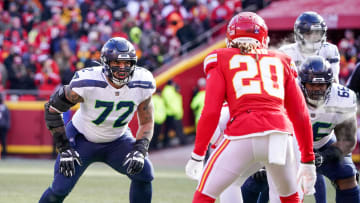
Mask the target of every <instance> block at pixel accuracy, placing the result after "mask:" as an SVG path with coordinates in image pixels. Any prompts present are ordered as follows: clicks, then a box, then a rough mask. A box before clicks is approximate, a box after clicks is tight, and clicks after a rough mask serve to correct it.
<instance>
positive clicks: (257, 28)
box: [226, 12, 269, 48]
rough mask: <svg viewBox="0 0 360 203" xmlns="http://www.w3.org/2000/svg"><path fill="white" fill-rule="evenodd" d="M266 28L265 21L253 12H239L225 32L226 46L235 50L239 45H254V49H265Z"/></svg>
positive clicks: (266, 41) (266, 42)
mask: <svg viewBox="0 0 360 203" xmlns="http://www.w3.org/2000/svg"><path fill="white" fill-rule="evenodd" d="M268 42H269V38H268V28H267V26H266V24H265V21H264V20H263V19H262V18H261V17H260V16H258V15H257V14H256V13H253V12H241V13H239V14H237V15H235V16H234V17H233V18H232V19H231V20H230V22H229V24H228V26H227V30H226V46H227V47H228V48H230V47H235V48H237V47H238V45H239V44H240V43H249V44H254V45H255V47H256V48H267V46H268Z"/></svg>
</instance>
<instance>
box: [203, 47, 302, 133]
mask: <svg viewBox="0 0 360 203" xmlns="http://www.w3.org/2000/svg"><path fill="white" fill-rule="evenodd" d="M239 52H240V51H239V49H236V48H225V49H220V50H215V51H214V52H213V53H211V54H209V55H208V57H207V58H206V59H205V60H204V69H205V73H207V72H209V70H210V69H212V68H217V69H218V70H219V71H220V72H221V74H222V75H223V77H224V79H225V86H226V92H225V99H226V101H227V102H228V104H229V110H230V116H231V117H230V119H233V121H232V122H229V123H228V125H227V128H226V130H225V134H226V135H235V136H236V135H245V134H253V133H256V132H264V131H269V130H276V131H280V132H288V133H291V132H292V127H291V126H292V124H291V122H290V121H289V120H288V118H287V117H286V116H284V115H285V109H284V100H285V89H284V86H285V85H286V83H287V82H288V79H289V78H292V79H294V76H295V75H296V73H295V71H294V69H292V68H290V66H291V59H290V58H289V57H288V56H286V55H285V54H282V53H280V52H273V51H268V50H258V52H259V53H258V54H257V55H258V56H256V54H255V53H251V54H248V55H241V54H240V53H239ZM261 52H264V53H261ZM256 57H258V60H256ZM210 77H211V75H210ZM295 84H296V83H295ZM250 112H255V114H259V112H264V113H263V114H262V115H261V116H260V117H257V115H256V116H255V115H254V114H253V113H250ZM269 112H271V113H269ZM252 116H255V117H253V118H252ZM250 117H251V118H250ZM249 118H250V119H249ZM254 121H255V122H254ZM245 126H247V127H245Z"/></svg>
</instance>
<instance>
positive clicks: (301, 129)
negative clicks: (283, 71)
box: [285, 80, 315, 163]
mask: <svg viewBox="0 0 360 203" xmlns="http://www.w3.org/2000/svg"><path fill="white" fill-rule="evenodd" d="M290 83H291V84H289V85H288V88H287V89H286V93H285V94H286V100H285V108H286V110H287V112H288V115H289V118H290V120H291V122H292V123H293V126H294V130H295V136H296V139H297V141H298V145H299V149H300V152H301V161H302V162H303V163H306V162H309V161H313V160H314V159H315V156H314V152H313V133H312V128H311V122H310V118H309V113H308V109H307V107H306V102H305V99H304V97H303V95H302V93H301V90H300V88H299V87H298V85H297V84H296V83H295V81H294V80H292V81H290ZM299 110H300V111H299Z"/></svg>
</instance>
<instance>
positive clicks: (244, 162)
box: [193, 138, 259, 203]
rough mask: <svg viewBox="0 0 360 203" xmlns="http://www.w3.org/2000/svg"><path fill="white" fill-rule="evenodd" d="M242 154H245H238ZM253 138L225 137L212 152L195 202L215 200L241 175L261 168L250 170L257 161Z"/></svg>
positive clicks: (247, 174)
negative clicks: (229, 138)
mask: <svg viewBox="0 0 360 203" xmlns="http://www.w3.org/2000/svg"><path fill="white" fill-rule="evenodd" d="M237 154H241V155H244V156H241V157H239V156H236V155H237ZM252 155H253V140H252V138H248V139H241V140H231V141H230V140H227V139H224V140H223V141H222V143H221V144H220V145H219V146H218V147H217V148H216V149H215V151H214V152H213V153H212V154H211V156H210V158H209V160H208V161H207V163H206V166H205V169H204V171H203V174H202V177H201V180H200V182H199V184H198V186H197V190H196V192H195V195H194V199H193V203H200V202H201V203H206V202H214V201H215V199H216V197H218V196H219V195H220V193H221V192H222V191H223V190H225V188H227V187H228V186H229V185H230V184H232V183H233V182H234V181H235V180H236V179H237V178H238V177H239V176H240V175H242V176H244V177H248V176H249V175H250V174H252V173H254V172H255V171H256V170H258V169H259V168H256V169H253V170H252V171H249V169H250V168H251V166H252V164H253V163H255V161H254V157H253V156H252Z"/></svg>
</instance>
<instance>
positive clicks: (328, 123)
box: [309, 83, 357, 149]
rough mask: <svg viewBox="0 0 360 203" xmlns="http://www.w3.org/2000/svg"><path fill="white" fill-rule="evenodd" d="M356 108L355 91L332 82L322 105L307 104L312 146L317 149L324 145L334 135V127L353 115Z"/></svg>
mask: <svg viewBox="0 0 360 203" xmlns="http://www.w3.org/2000/svg"><path fill="white" fill-rule="evenodd" d="M356 110H357V105H356V95H355V93H354V92H353V91H352V90H350V89H348V88H346V87H344V86H342V85H340V84H336V83H332V85H331V90H330V93H329V96H328V98H327V99H326V101H325V103H324V104H323V105H321V106H320V107H318V108H312V107H311V106H310V105H309V114H310V119H311V123H312V126H313V134H314V148H315V149H319V148H321V147H322V146H324V145H325V144H326V143H327V142H328V141H329V140H330V139H331V137H332V136H334V128H335V127H336V126H337V125H338V124H340V123H342V122H344V121H345V120H346V119H349V118H351V117H353V116H355V114H356Z"/></svg>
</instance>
